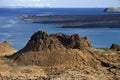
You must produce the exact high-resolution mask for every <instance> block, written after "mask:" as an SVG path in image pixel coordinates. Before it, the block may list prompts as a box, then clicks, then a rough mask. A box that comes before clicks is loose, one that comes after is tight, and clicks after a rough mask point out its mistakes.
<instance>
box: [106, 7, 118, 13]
mask: <svg viewBox="0 0 120 80" xmlns="http://www.w3.org/2000/svg"><path fill="white" fill-rule="evenodd" d="M105 11H106V12H120V8H107V9H105Z"/></svg>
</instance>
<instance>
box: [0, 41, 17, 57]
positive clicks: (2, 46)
mask: <svg viewBox="0 0 120 80" xmlns="http://www.w3.org/2000/svg"><path fill="white" fill-rule="evenodd" d="M16 51H17V50H16V49H14V48H13V47H12V46H11V45H10V44H9V43H8V42H7V41H4V42H3V43H0V56H4V55H8V54H11V53H14V52H16Z"/></svg>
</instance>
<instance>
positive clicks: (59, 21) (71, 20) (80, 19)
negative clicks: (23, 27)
mask: <svg viewBox="0 0 120 80" xmlns="http://www.w3.org/2000/svg"><path fill="white" fill-rule="evenodd" d="M18 19H19V20H23V21H25V22H32V23H43V24H55V25H58V26H60V27H61V28H120V14H109V15H108V14H100V15H98V14H95V15H43V16H40V15H27V16H21V17H18Z"/></svg>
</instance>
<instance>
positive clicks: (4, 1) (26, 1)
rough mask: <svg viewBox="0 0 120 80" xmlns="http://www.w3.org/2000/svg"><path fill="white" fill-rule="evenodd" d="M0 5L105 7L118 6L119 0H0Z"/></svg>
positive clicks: (119, 5)
mask: <svg viewBox="0 0 120 80" xmlns="http://www.w3.org/2000/svg"><path fill="white" fill-rule="evenodd" d="M0 7H8V8H12V7H13V8H14V7H15V8H16V7H51V8H52V7H53V8H106V7H120V0H0Z"/></svg>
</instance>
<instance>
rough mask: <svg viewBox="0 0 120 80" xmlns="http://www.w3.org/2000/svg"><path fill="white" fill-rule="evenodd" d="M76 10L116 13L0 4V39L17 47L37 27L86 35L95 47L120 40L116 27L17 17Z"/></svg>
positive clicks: (90, 11) (92, 11)
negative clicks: (77, 25) (75, 25)
mask: <svg viewBox="0 0 120 80" xmlns="http://www.w3.org/2000/svg"><path fill="white" fill-rule="evenodd" d="M80 14H91V15H93V14H120V13H107V12H104V8H84V9H83V8H0V42H3V41H8V42H10V44H11V45H12V46H13V47H14V48H16V49H18V50H20V49H22V48H23V47H24V46H25V45H26V43H27V42H28V40H29V39H30V36H31V35H32V34H33V33H34V32H36V31H38V30H45V31H47V32H48V33H49V34H50V33H58V32H62V33H64V34H68V35H71V34H74V33H77V34H79V35H80V36H81V37H84V36H88V38H89V39H90V40H91V42H92V44H93V46H94V47H96V48H109V47H110V46H111V44H112V43H116V44H120V28H85V29H83V28H60V27H59V26H56V25H50V24H40V23H30V22H24V21H20V20H18V19H17V17H19V16H23V15H80Z"/></svg>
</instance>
